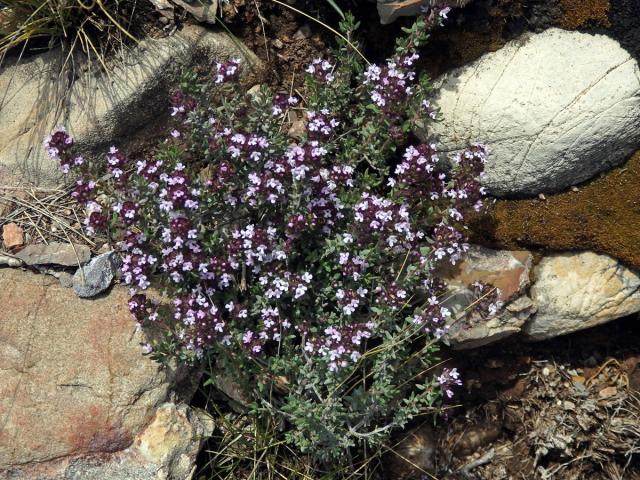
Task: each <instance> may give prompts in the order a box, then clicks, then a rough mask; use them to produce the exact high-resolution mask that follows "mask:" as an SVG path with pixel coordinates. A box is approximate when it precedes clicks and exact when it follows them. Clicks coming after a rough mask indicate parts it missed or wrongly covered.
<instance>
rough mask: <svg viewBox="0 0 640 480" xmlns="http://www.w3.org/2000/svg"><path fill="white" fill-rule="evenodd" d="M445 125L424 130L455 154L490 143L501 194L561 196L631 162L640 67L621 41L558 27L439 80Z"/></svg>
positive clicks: (495, 185)
mask: <svg viewBox="0 0 640 480" xmlns="http://www.w3.org/2000/svg"><path fill="white" fill-rule="evenodd" d="M436 86H437V87H438V88H437V94H436V98H435V99H434V103H435V105H436V106H437V107H439V108H440V110H441V114H442V117H443V120H442V121H441V122H436V123H431V124H429V130H428V131H420V132H417V133H418V135H419V136H420V137H422V138H423V139H425V140H426V139H430V140H436V141H437V142H438V143H439V144H440V148H441V150H443V151H445V152H454V151H458V150H461V149H463V148H464V147H465V146H466V145H468V144H469V143H471V142H482V143H486V144H487V145H489V147H490V149H491V155H490V158H489V160H488V163H487V166H486V178H485V184H486V186H487V187H488V188H489V191H490V193H491V194H493V195H495V196H526V195H537V194H538V193H541V192H555V191H559V190H562V189H564V188H566V187H569V186H571V185H574V184H577V183H579V182H582V181H584V180H587V179H589V178H591V177H593V176H594V175H595V174H597V173H599V172H602V171H605V170H607V169H609V168H611V167H612V166H614V165H618V164H620V163H622V162H624V161H625V159H626V158H627V157H628V156H629V154H630V153H631V152H632V151H634V150H635V149H637V147H638V144H639V143H640V128H638V125H640V70H639V68H638V62H637V61H636V60H635V59H634V58H632V56H631V55H630V54H629V53H628V52H627V51H626V50H624V49H623V48H622V47H621V46H620V45H619V44H618V43H617V42H616V41H615V40H613V39H611V38H609V37H606V36H604V35H590V34H586V33H579V32H568V31H564V30H559V29H555V28H553V29H549V30H546V31H544V32H542V33H539V34H525V35H524V36H523V37H521V38H519V39H517V40H514V41H511V42H509V43H507V44H506V45H505V46H504V47H503V48H502V49H501V50H498V51H496V52H493V53H488V54H486V55H484V56H483V57H481V58H480V59H479V60H477V61H475V62H473V63H472V64H470V65H467V66H465V67H462V68H460V69H457V70H454V71H452V72H450V73H449V74H446V75H444V76H443V77H441V78H440V79H438V80H437V81H436Z"/></svg>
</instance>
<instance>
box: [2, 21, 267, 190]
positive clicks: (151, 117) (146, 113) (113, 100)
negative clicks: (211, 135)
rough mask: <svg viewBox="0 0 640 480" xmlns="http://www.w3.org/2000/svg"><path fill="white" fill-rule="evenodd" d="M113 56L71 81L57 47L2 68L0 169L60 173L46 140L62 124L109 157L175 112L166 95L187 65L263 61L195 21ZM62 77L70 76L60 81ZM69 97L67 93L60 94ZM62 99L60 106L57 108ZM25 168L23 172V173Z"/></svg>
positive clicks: (32, 175)
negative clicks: (47, 152) (110, 152)
mask: <svg viewBox="0 0 640 480" xmlns="http://www.w3.org/2000/svg"><path fill="white" fill-rule="evenodd" d="M123 52H124V53H123V54H122V55H121V56H119V57H115V58H113V59H111V60H110V63H109V65H108V67H109V73H108V74H107V73H104V72H103V71H102V70H101V69H100V67H99V66H98V65H93V64H92V65H91V68H85V69H84V70H82V69H80V68H78V69H77V71H76V72H75V73H76V74H77V75H78V78H77V79H76V80H75V81H74V82H73V84H72V85H71V86H69V85H68V83H66V80H67V77H66V76H63V78H62V79H61V76H60V70H61V65H62V62H63V60H64V54H63V53H62V52H59V51H57V50H54V51H50V52H47V53H44V54H41V55H37V56H35V57H33V58H30V59H28V60H24V61H22V62H20V63H17V64H16V63H15V62H14V63H13V64H11V63H9V62H8V61H7V62H5V65H3V67H4V68H3V70H2V72H1V73H0V92H2V94H0V131H1V132H2V136H0V174H3V172H8V173H16V175H14V176H12V178H14V177H17V179H16V180H14V181H17V180H20V179H22V180H28V181H31V182H34V183H40V184H55V183H57V182H59V180H60V173H59V171H58V167H57V165H55V163H54V162H53V161H51V160H50V159H48V158H47V157H46V155H45V152H44V150H43V148H42V140H43V139H44V137H45V136H46V135H48V134H49V133H50V132H51V130H52V129H53V128H54V127H55V126H56V125H64V126H65V127H66V128H67V130H68V131H69V132H70V133H71V134H72V135H73V136H74V137H75V138H76V140H77V144H78V146H79V148H80V153H82V154H83V155H84V156H85V157H86V158H88V159H98V158H99V159H100V160H101V161H102V160H103V157H104V152H106V150H107V149H108V147H109V146H111V145H114V144H117V145H119V146H120V147H122V148H135V146H136V143H135V142H137V141H139V138H141V137H143V136H144V135H142V134H143V133H144V134H146V136H147V137H148V136H152V134H153V133H154V132H157V131H158V130H160V129H161V127H162V125H163V122H166V120H167V118H168V116H169V115H168V113H169V103H168V96H169V92H170V91H171V89H172V88H174V86H175V84H176V81H177V77H178V75H179V74H180V72H181V71H182V70H183V69H185V68H190V67H192V66H195V65H198V66H204V67H206V66H211V67H213V65H214V64H215V62H216V61H220V60H225V59H227V58H229V57H238V58H240V59H241V61H242V63H243V64H244V65H245V66H246V68H245V69H244V72H245V73H251V72H255V71H256V70H258V69H259V68H260V62H259V60H258V59H257V57H256V56H255V55H253V54H252V53H251V52H250V51H248V50H247V49H246V48H243V47H242V46H241V45H239V43H238V42H237V40H234V39H232V38H231V37H229V36H228V35H227V34H225V33H221V32H212V31H208V30H207V29H205V28H203V27H200V26H197V25H192V26H187V27H185V28H183V29H182V30H181V31H180V32H179V33H177V34H175V35H172V36H169V37H166V38H161V39H147V40H143V41H142V42H140V44H139V45H137V46H136V47H134V48H131V49H128V50H124V51H123ZM62 80H64V82H63V81H62ZM61 99H63V100H61ZM55 107H58V108H55ZM17 174H19V175H17Z"/></svg>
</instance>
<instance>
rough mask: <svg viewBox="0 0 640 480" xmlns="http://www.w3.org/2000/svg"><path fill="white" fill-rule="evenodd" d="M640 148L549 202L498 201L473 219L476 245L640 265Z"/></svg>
mask: <svg viewBox="0 0 640 480" xmlns="http://www.w3.org/2000/svg"><path fill="white" fill-rule="evenodd" d="M639 184H640V151H638V152H636V154H635V155H633V156H632V157H631V158H630V159H629V160H628V161H627V163H626V164H625V165H623V166H621V167H618V168H616V169H613V170H612V171H610V172H609V173H607V174H606V175H604V176H602V177H600V178H598V179H596V180H593V181H592V182H590V183H588V184H586V185H584V186H581V187H580V188H578V189H577V191H573V190H569V191H567V192H563V193H559V194H556V195H548V196H547V198H546V200H540V199H527V200H498V201H496V202H495V203H493V204H491V205H490V206H489V208H488V211H487V212H486V213H483V214H482V215H478V216H476V217H474V218H473V219H472V222H471V227H470V228H471V231H472V235H471V239H472V241H474V242H475V243H480V244H485V245H489V246H494V247H495V246H498V247H501V248H514V249H518V248H539V249H543V250H546V249H549V250H593V251H595V252H599V253H606V254H608V255H611V256H612V257H615V258H617V259H619V260H622V261H623V262H624V263H626V264H628V265H630V266H632V267H635V268H637V269H640V248H639V245H640V189H639V188H638V185H639Z"/></svg>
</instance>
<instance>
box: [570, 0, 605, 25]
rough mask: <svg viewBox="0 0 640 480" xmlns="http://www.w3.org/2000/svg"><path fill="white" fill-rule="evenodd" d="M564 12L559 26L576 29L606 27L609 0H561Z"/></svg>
mask: <svg viewBox="0 0 640 480" xmlns="http://www.w3.org/2000/svg"><path fill="white" fill-rule="evenodd" d="M561 3H562V9H563V10H564V13H563V15H562V18H561V19H560V27H562V28H566V29H567V30H576V29H578V28H583V27H588V26H600V27H605V28H608V27H610V26H611V23H610V22H609V0H561Z"/></svg>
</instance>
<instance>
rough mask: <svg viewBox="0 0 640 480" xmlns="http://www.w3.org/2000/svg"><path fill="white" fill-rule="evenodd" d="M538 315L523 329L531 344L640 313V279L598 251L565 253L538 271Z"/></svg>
mask: <svg viewBox="0 0 640 480" xmlns="http://www.w3.org/2000/svg"><path fill="white" fill-rule="evenodd" d="M534 277H535V281H534V284H533V286H532V287H531V290H530V296H531V299H532V300H533V301H534V302H535V303H536V304H537V306H538V312H537V313H536V314H535V315H534V316H533V317H532V318H531V320H530V321H529V322H528V323H527V325H526V326H525V328H524V330H525V333H526V335H527V336H528V337H529V338H530V339H532V340H544V339H547V338H553V337H557V336H559V335H565V334H567V333H571V332H575V331H578V330H583V329H585V328H590V327H594V326H596V325H600V324H603V323H606V322H609V321H611V320H614V319H616V318H620V317H624V316H627V315H631V314H633V313H636V312H638V311H640V275H638V273H637V272H634V271H632V270H631V269H629V268H627V267H625V266H623V265H622V264H620V263H619V262H618V261H617V260H615V259H613V258H611V257H609V256H607V255H599V254H597V253H593V252H579V253H560V254H555V255H549V256H547V257H545V258H543V259H542V260H541V261H540V263H539V264H538V265H536V267H535V268H534Z"/></svg>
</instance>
